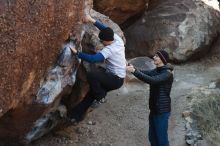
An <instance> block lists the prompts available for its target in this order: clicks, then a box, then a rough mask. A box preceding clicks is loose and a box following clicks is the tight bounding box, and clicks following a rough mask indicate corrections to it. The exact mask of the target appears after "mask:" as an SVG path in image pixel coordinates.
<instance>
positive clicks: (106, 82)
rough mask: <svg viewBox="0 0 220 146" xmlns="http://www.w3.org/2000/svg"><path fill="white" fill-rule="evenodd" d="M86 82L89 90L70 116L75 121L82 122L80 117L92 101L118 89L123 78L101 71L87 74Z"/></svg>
mask: <svg viewBox="0 0 220 146" xmlns="http://www.w3.org/2000/svg"><path fill="white" fill-rule="evenodd" d="M87 80H88V82H89V85H90V90H89V92H88V93H87V95H86V97H85V98H84V99H83V100H82V101H81V102H80V103H79V104H78V105H76V106H75V107H74V109H73V110H72V114H71V118H74V119H76V120H77V121H81V120H82V116H83V115H84V113H85V112H86V111H87V109H88V108H89V107H90V106H91V105H92V103H93V101H94V100H98V101H99V100H101V99H102V98H104V97H105V96H106V94H107V92H109V91H111V90H115V89H118V88H120V87H121V86H122V85H123V82H124V79H123V78H120V77H118V76H116V75H114V74H112V73H110V72H106V71H105V70H103V69H102V70H98V71H94V72H90V73H88V74H87Z"/></svg>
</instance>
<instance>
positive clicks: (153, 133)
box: [148, 112, 170, 146]
mask: <svg viewBox="0 0 220 146" xmlns="http://www.w3.org/2000/svg"><path fill="white" fill-rule="evenodd" d="M169 117H170V112H168V113H162V114H152V113H150V115H149V133H148V138H149V141H150V143H151V146H169V141H168V134H167V130H168V119H169Z"/></svg>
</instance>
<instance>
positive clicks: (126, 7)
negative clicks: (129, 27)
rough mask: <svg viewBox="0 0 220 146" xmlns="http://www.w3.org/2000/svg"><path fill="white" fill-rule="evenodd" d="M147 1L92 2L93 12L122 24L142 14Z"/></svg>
mask: <svg viewBox="0 0 220 146" xmlns="http://www.w3.org/2000/svg"><path fill="white" fill-rule="evenodd" d="M148 1H149V0H136V1H134V0H109V1H106V0H94V8H95V10H97V11H99V12H101V13H103V14H105V15H107V16H109V17H110V18H111V19H112V20H113V21H115V22H116V23H118V24H122V23H123V22H125V21H126V20H127V19H128V18H130V17H132V16H135V15H137V14H139V13H142V12H143V11H144V10H145V8H146V4H147V3H148Z"/></svg>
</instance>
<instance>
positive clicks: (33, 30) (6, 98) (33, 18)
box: [0, 0, 84, 140]
mask: <svg viewBox="0 0 220 146" xmlns="http://www.w3.org/2000/svg"><path fill="white" fill-rule="evenodd" d="M83 9H84V1H77V0H64V1H45V0H38V1H24V0H18V1H7V0H1V1H0V35H1V39H0V46H1V50H0V58H1V60H0V63H1V67H0V80H1V83H0V117H1V119H0V122H1V126H0V129H1V130H0V138H1V139H5V138H8V139H10V140H12V139H13V138H16V139H20V138H24V134H25V133H27V132H28V131H29V130H30V127H31V126H32V125H33V122H34V121H36V119H37V118H39V117H40V116H41V115H42V114H43V113H44V112H45V111H47V109H48V107H47V106H46V107H45V106H42V105H36V104H34V105H32V103H33V99H35V97H36V94H37V92H38V91H37V90H38V88H39V87H40V83H41V81H42V80H43V79H44V77H45V76H47V70H48V68H49V67H51V66H52V65H54V64H55V62H56V58H57V56H58V54H59V50H60V48H61V45H62V44H63V42H64V41H65V40H66V39H67V38H68V35H69V33H70V32H75V34H80V32H81V29H80V28H79V26H80V23H82V20H81V18H80V17H79V16H83ZM76 37H77V36H76ZM78 37H79V36H78Z"/></svg>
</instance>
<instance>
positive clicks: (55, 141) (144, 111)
mask: <svg viewBox="0 0 220 146" xmlns="http://www.w3.org/2000/svg"><path fill="white" fill-rule="evenodd" d="M218 62H219V59H218V58H214V60H213V59H212V60H210V59H208V58H207V59H204V60H203V61H197V62H194V63H188V64H184V65H176V66H175V70H174V74H175V81H174V85H173V90H172V94H171V96H172V115H171V118H170V123H169V125H170V126H169V139H170V144H171V146H186V144H185V133H186V131H185V120H184V119H183V118H182V112H183V111H185V110H187V109H188V101H187V98H186V97H187V95H188V94H189V93H190V92H191V90H192V89H193V88H195V87H199V86H203V85H209V84H210V83H211V82H212V81H213V80H215V79H216V78H218V76H219V72H220V64H219V63H218ZM148 93H149V87H148V85H146V84H143V83H141V82H132V83H131V82H129V83H125V85H124V86H123V87H122V88H121V89H119V90H115V91H113V92H111V93H109V94H108V96H107V102H106V103H103V104H101V105H100V106H99V107H98V108H96V109H94V110H93V111H92V112H90V113H89V114H88V116H87V117H86V118H85V120H84V121H83V122H81V123H80V124H79V125H77V126H74V125H72V126H70V127H67V128H65V129H63V130H59V131H55V132H52V133H50V134H48V135H46V136H44V137H43V138H42V139H40V140H38V141H36V142H34V143H33V144H31V146H50V145H53V146H150V145H149V142H148V139H147V131H148V120H147V119H148V114H149V110H148ZM203 143H205V141H204V142H203ZM203 146H206V145H204V144H203Z"/></svg>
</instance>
